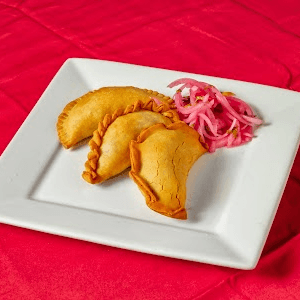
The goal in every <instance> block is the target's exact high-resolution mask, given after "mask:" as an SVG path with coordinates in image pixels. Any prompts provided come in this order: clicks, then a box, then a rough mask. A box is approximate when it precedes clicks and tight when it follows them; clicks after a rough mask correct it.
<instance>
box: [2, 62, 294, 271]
mask: <svg viewBox="0 0 300 300" xmlns="http://www.w3.org/2000/svg"><path fill="white" fill-rule="evenodd" d="M181 77H191V78H194V79H196V80H200V81H206V82H209V83H211V84H213V85H215V86H217V87H218V88H219V89H220V90H226V91H233V92H235V93H236V94H237V95H238V97H240V98H242V99H244V100H245V101H247V102H249V103H250V104H251V105H252V106H253V107H254V108H255V109H256V111H257V112H258V113H259V114H260V116H261V117H262V118H263V119H264V121H265V123H266V124H267V125H266V126H262V127H261V128H259V129H258V130H257V138H255V139H254V140H253V141H252V142H251V143H249V144H247V145H245V146H242V147H238V148H234V149H220V150H218V151H217V152H215V153H214V154H211V155H209V154H207V155H204V156H203V157H201V158H200V159H199V160H198V161H197V162H196V164H195V165H194V166H193V167H192V169H191V171H190V174H189V177H188V182H187V199H188V202H189V203H190V208H189V209H188V215H189V219H188V220H187V221H181V220H174V219H171V218H167V217H164V216H162V215H159V214H157V213H155V212H153V211H152V210H150V209H148V207H147V206H146V204H145V201H144V198H143V196H142V195H141V193H140V191H139V190H138V188H137V186H136V185H135V183H134V182H133V181H131V180H130V179H129V177H128V174H127V173H125V174H122V175H121V176H119V177H117V178H115V179H113V180H110V181H108V182H106V183H104V184H102V185H90V184H87V183H86V182H85V181H83V180H82V178H81V173H82V171H83V165H84V162H85V161H86V156H87V153H88V151H89V149H88V146H87V145H85V146H83V147H81V148H79V149H77V150H70V151H67V150H64V149H63V148H62V147H61V146H60V144H59V142H58V139H57V135H56V129H55V125H56V120H57V117H58V115H59V113H60V112H61V111H62V109H63V108H64V106H65V105H66V104H67V103H68V102H70V101H71V100H73V99H75V98H77V97H79V96H81V95H82V94H84V93H86V92H88V91H89V90H93V89H97V88H99V87H102V86H113V85H119V86H125V85H133V86H136V87H141V88H148V89H152V90H157V91H159V92H161V93H164V94H165V95H169V96H172V95H173V94H174V89H173V90H171V89H169V88H167V85H168V84H169V83H170V82H171V81H173V80H175V79H178V78H181ZM299 133H300V96H299V93H296V92H292V91H288V90H284V89H279V88H274V87H269V86H263V85H258V84H252V83H246V82H240V81H234V80H228V79H222V78H214V77H208V76H202V75H196V74H188V73H183V72H176V71H170V70H162V69H156V68H149V67H142V66H136V65H129V64H121V63H115V62H108V61H100V60H90V59H76V58H75V59H69V60H67V61H66V62H65V64H64V65H63V66H62V68H61V69H60V70H59V72H58V73H57V75H56V76H55V77H54V79H53V80H52V82H51V83H50V85H49V86H48V88H47V89H46V91H45V92H44V94H43V95H42V97H41V98H40V100H39V101H38V103H37V104H36V106H35V107H34V109H33V110H32V112H31V113H30V115H29V116H28V118H27V119H26V121H25V122H24V124H23V125H22V127H21V128H20V129H19V131H18V133H17V134H16V135H15V137H14V138H13V140H12V141H11V143H10V144H9V146H8V147H7V149H6V150H5V151H4V153H3V155H2V157H1V159H0V221H1V222H3V223H7V224H13V225H17V226H21V227H26V228H31V229H35V230H39V231H44V232H49V233H53V234H58V235H62V236H68V237H73V238H77V239H82V240H87V241H92V242H96V243H101V244H106V245H112V246H116V247H121V248H126V249H132V250H136V251H142V252H147V253H152V254H158V255H164V256H170V257H176V258H182V259H187V260H193V261H198V262H205V263H211V264H216V265H223V266H230V267H235V268H242V269H251V268H253V267H255V265H256V263H257V261H258V258H259V256H260V253H261V250H262V248H263V245H264V242H265V240H266V237H267V234H268V232H269V229H270V226H271V223H272V221H273V218H274V215H275V212H276V209H277V206H278V204H279V201H280V198H281V195H282V192H283V190H284V186H285V183H286V180H287V178H288V174H289V171H290V168H291V166H292V163H293V159H294V156H295V153H296V151H297V148H298V143H299Z"/></svg>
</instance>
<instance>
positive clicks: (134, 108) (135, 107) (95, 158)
mask: <svg viewBox="0 0 300 300" xmlns="http://www.w3.org/2000/svg"><path fill="white" fill-rule="evenodd" d="M140 111H150V112H154V113H160V114H161V115H163V116H164V117H167V118H168V119H170V122H175V121H179V116H178V114H177V112H176V110H170V109H169V105H167V104H165V103H163V104H160V105H157V104H156V103H155V101H154V100H153V99H151V100H149V101H147V102H146V103H143V102H142V101H139V100H138V101H136V102H135V103H134V104H132V105H128V106H127V107H126V108H125V109H124V110H122V109H117V110H116V111H115V112H114V113H113V114H107V115H106V116H105V117H104V120H103V121H102V122H99V124H98V128H97V129H96V130H95V131H94V133H93V137H92V139H91V140H90V141H89V146H90V152H89V153H88V160H87V161H86V163H85V171H84V172H83V173H82V177H83V179H84V180H86V181H87V182H89V183H91V184H95V183H100V182H102V181H104V180H106V179H107V178H109V177H111V176H114V175H116V174H117V173H116V172H115V171H116V170H111V171H106V172H105V173H106V174H105V176H104V175H102V176H101V175H99V173H98V172H97V170H98V169H99V163H100V162H99V161H100V159H99V158H100V156H101V145H102V142H103V138H104V136H105V133H106V132H107V129H108V128H109V126H110V125H111V124H113V122H114V121H115V120H116V119H118V117H120V116H125V115H128V114H131V113H135V112H140ZM128 152H129V145H128ZM128 163H129V157H128ZM128 166H129V165H128ZM128 166H126V168H127V167H128ZM100 167H101V166H100ZM121 171H123V170H121Z"/></svg>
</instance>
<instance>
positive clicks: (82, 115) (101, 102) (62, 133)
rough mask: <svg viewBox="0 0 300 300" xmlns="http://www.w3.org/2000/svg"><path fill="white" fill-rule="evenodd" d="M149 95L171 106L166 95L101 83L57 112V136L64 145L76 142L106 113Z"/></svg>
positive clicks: (88, 134) (143, 99)
mask: <svg viewBox="0 0 300 300" xmlns="http://www.w3.org/2000/svg"><path fill="white" fill-rule="evenodd" d="M152 98H156V99H158V100H159V101H161V102H163V103H165V104H166V105H169V109H172V108H174V103H173V100H172V99H171V98H170V97H168V96H165V95H163V94H160V93H158V92H156V91H152V90H148V89H139V88H136V87H132V86H125V87H102V88H100V89H98V90H95V91H91V92H88V93H87V94H85V95H83V96H81V97H79V98H78V99H76V100H74V101H71V102H70V103H68V104H67V105H66V106H65V108H64V109H63V111H62V113H61V114H60V115H59V117H58V120H57V125H56V128H57V133H58V138H59V140H60V142H61V144H62V145H63V146H64V147H65V148H67V149H68V148H70V147H73V146H76V145H78V143H80V142H81V141H82V140H84V139H87V138H89V137H91V136H92V134H93V131H94V130H95V129H96V128H97V126H98V123H99V122H101V121H103V118H104V117H105V115H106V114H113V113H114V111H116V110H117V109H122V110H124V109H125V108H126V106H127V105H130V104H133V103H135V102H136V101H137V100H140V101H142V102H148V101H149V100H150V99H152ZM80 144H81V143H80Z"/></svg>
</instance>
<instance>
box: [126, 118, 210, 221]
mask: <svg viewBox="0 0 300 300" xmlns="http://www.w3.org/2000/svg"><path fill="white" fill-rule="evenodd" d="M206 151H207V150H206V149H205V148H204V147H203V145H202V144H201V142H200V136H199V134H198V132H197V131H196V130H194V129H193V128H191V127H190V126H188V125H187V124H185V123H184V122H181V121H179V122H175V123H172V124H170V125H168V126H165V125H164V124H156V125H153V126H151V127H149V128H148V129H145V130H144V131H142V132H141V134H140V135H139V137H138V138H137V140H136V141H134V140H133V141H131V143H130V160H131V171H130V172H129V175H130V177H131V178H132V179H133V180H134V181H135V183H136V184H137V185H138V187H139V189H140V190H141V192H142V193H143V195H144V196H145V200H146V204H147V205H148V207H149V208H151V209H152V210H154V211H156V212H158V213H160V214H163V215H166V216H168V217H172V218H176V219H186V218H187V212H186V209H185V200H186V179H187V176H188V172H189V170H190V168H191V167H192V165H193V164H194V162H195V161H196V160H197V159H198V158H199V157H200V156H201V155H203V154H204V153H205V152H206Z"/></svg>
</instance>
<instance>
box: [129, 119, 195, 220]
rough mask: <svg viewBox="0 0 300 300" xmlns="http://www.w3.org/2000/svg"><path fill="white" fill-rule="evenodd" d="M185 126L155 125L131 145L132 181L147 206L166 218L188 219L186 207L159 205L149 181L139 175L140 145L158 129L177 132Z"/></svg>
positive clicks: (173, 124)
mask: <svg viewBox="0 0 300 300" xmlns="http://www.w3.org/2000/svg"><path fill="white" fill-rule="evenodd" d="M183 126H186V124H185V123H184V122H182V121H177V122H174V123H172V124H170V125H168V126H165V125H164V124H161V123H160V124H155V125H153V126H151V127H149V128H147V129H144V130H143V131H142V132H141V133H140V135H139V136H138V138H137V140H136V141H131V143H130V147H129V148H130V161H131V171H130V172H129V176H130V177H131V178H132V180H133V181H134V182H135V183H136V184H137V186H138V187H139V189H140V190H141V191H142V193H143V194H144V196H145V199H146V204H147V206H148V207H149V208H150V209H152V210H154V211H156V212H158V213H160V214H163V215H165V216H168V217H171V218H175V219H182V220H186V219H187V212H186V209H185V208H184V207H182V206H181V207H179V208H178V209H176V210H167V209H166V207H165V206H164V205H162V204H161V203H159V201H158V197H157V196H156V195H155V193H154V192H153V190H152V189H151V187H150V185H149V184H148V182H147V180H145V179H144V178H142V177H141V176H140V175H139V172H140V168H141V163H140V152H139V149H138V144H140V143H143V142H144V141H145V140H146V139H147V137H148V136H150V135H151V134H152V132H155V131H156V130H157V128H160V127H161V128H163V127H164V128H166V129H169V130H176V129H179V128H182V127H183ZM191 129H192V128H191ZM194 131H195V130H193V129H192V130H191V134H193V132H194ZM195 137H198V133H197V132H196V131H195Z"/></svg>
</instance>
